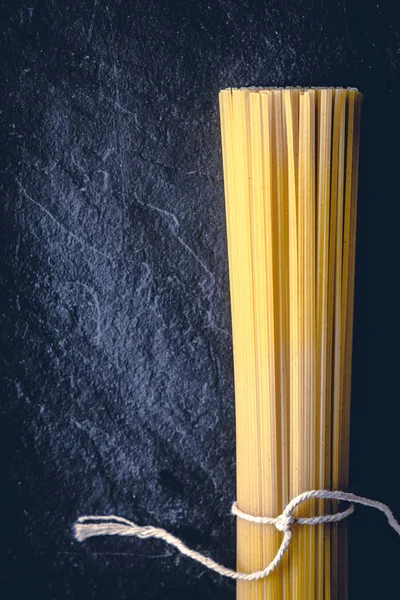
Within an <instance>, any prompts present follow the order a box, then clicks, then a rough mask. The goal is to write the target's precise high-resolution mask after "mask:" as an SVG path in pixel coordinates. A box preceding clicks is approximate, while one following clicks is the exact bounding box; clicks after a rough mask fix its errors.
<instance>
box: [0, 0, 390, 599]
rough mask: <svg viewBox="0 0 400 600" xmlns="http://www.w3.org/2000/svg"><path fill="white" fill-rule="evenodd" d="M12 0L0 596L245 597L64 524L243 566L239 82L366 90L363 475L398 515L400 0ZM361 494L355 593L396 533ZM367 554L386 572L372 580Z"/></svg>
mask: <svg viewBox="0 0 400 600" xmlns="http://www.w3.org/2000/svg"><path fill="white" fill-rule="evenodd" d="M1 14H2V26H1V32H2V38H3V43H2V52H1V65H2V82H3V84H5V94H4V96H3V98H4V101H3V103H2V109H3V110H2V113H1V119H2V129H1V136H2V143H1V150H0V152H1V153H2V157H1V166H0V168H1V181H2V188H1V200H2V202H1V206H2V217H1V228H2V235H1V250H0V261H1V270H0V278H1V287H2V292H1V310H0V313H1V323H0V331H1V340H2V341H1V360H0V365H1V367H0V368H1V371H2V388H1V389H2V396H1V406H0V410H1V428H2V431H1V462H2V473H3V474H2V479H1V482H2V492H1V499H0V503H1V506H2V516H3V526H2V533H1V536H0V545H1V552H2V553H1V556H0V560H1V563H2V568H1V570H2V575H1V579H0V586H1V587H0V589H1V590H2V597H3V598H5V599H6V600H13V599H14V598H15V599H19V598H24V599H25V598H30V599H32V600H33V599H36V598H37V599H41V600H47V599H49V600H50V599H57V600H63V599H66V598H74V599H75V598H76V599H78V598H85V599H86V600H90V599H96V600H103V599H107V600H108V599H111V598H113V599H115V600H116V599H121V600H122V599H128V598H129V599H130V598H137V599H151V598H158V599H165V600H167V599H169V598H171V599H172V598H176V596H178V597H180V596H182V597H183V596H186V595H190V597H191V598H192V599H193V600H195V599H200V598H202V599H203V598H206V597H211V598H220V599H221V600H222V598H226V599H229V598H231V599H232V598H234V585H233V584H232V583H231V582H229V581H225V580H222V579H221V578H220V577H218V576H214V575H211V574H209V573H207V572H204V569H202V568H201V567H199V566H198V565H196V564H194V563H192V562H190V561H188V560H187V559H183V558H180V557H179V556H178V555H177V554H176V552H175V551H173V550H172V549H169V548H167V547H165V546H163V545H162V543H161V542H156V541H154V542H153V541H139V540H124V539H96V540H90V541H88V542H87V543H85V544H83V545H80V544H78V543H76V542H74V541H73V539H72V524H73V522H74V520H75V519H76V517H77V516H78V515H80V514H87V513H99V514H107V513H110V512H111V513H116V514H119V515H122V516H126V517H128V518H130V519H133V520H135V521H137V522H139V523H142V524H145V523H149V524H153V525H158V526H162V527H165V528H167V529H169V530H171V531H172V532H173V533H175V534H176V535H178V536H181V537H182V538H183V539H184V540H185V541H187V543H189V544H190V545H192V546H193V547H195V548H197V549H199V550H203V551H205V552H209V553H210V554H211V555H212V556H213V557H215V558H216V559H217V560H221V561H223V562H224V563H225V564H228V565H230V566H233V565H234V557H235V526H234V521H233V519H232V518H231V517H230V516H229V508H230V503H231V501H232V499H233V498H234V496H235V483H234V482H235V456H234V453H235V439H234V399H233V372H232V339H231V327H230V313H229V288H228V284H229V281H228V266H227V251H226V234H225V221H224V219H225V214H224V199H223V181H222V164H221V151H220V137H219V117H218V98H217V94H218V91H219V89H221V88H224V87H227V86H230V85H232V86H240V85H300V84H302V85H353V86H358V87H359V88H360V89H361V90H362V91H363V92H364V93H365V99H366V102H365V109H364V121H363V150H362V168H361V181H360V186H361V200H360V219H359V247H358V263H357V269H358V271H357V301H356V329H355V365H354V367H355V376H354V400H353V407H354V410H353V432H352V434H353V445H352V459H353V463H352V478H353V481H352V484H353V485H352V487H353V490H354V491H356V492H358V493H363V494H365V495H370V496H371V497H375V498H377V499H381V500H383V501H385V502H388V503H389V504H391V506H392V507H393V509H394V510H396V509H397V513H398V514H399V512H400V504H399V500H398V497H397V487H398V484H397V481H396V478H397V477H396V472H397V460H396V458H395V457H396V454H397V453H398V441H397V436H396V433H397V423H398V416H399V409H398V408H397V407H396V405H395V404H396V402H397V398H398V387H397V377H396V376H397V357H398V347H397V346H394V345H393V341H392V340H393V339H396V336H398V335H399V321H398V319H397V317H396V313H395V310H396V309H397V305H398V296H397V295H396V293H395V291H396V289H397V285H395V282H396V281H397V273H398V250H397V240H398V221H397V219H396V216H395V215H397V214H398V210H397V204H398V199H397V196H398V147H397V145H396V143H397V140H398V138H399V134H400V118H399V113H398V108H397V107H398V93H399V91H400V90H399V81H400V80H399V64H400V63H399V57H400V54H399V52H400V38H399V14H398V8H397V3H395V2H392V3H391V2H379V3H377V2H376V0H375V1H374V2H371V1H369V0H355V1H353V2H351V1H350V0H343V1H340V2H336V1H332V2H327V1H326V2H323V1H322V0H315V1H314V2H304V1H303V0H296V1H292V0H286V1H284V2H274V1H265V2H258V3H257V2H250V1H249V0H246V1H245V2H234V1H233V0H232V1H231V0H218V1H215V2H211V1H210V2H205V1H203V0H197V1H191V0H190V1H189V0H185V1H183V0H181V1H178V0H171V1H169V0H168V1H166V0H164V1H159V2H156V1H154V0H144V1H142V0H138V1H136V2H128V1H122V0H109V1H103V0H90V1H89V0H81V1H80V2H62V1H61V0H48V1H47V2H46V1H38V0H30V1H29V2H28V1H27V0H25V1H23V2H20V1H17V0H16V1H14V2H11V1H9V2H5V3H2V7H1ZM389 145H390V148H389V147H388V146H389ZM385 405H386V406H387V407H388V408H389V409H390V412H389V415H388V414H387V413H386V411H385V410H384V407H385ZM377 406H378V408H377ZM358 513H359V514H357V515H356V516H354V517H353V518H352V525H351V535H352V537H351V546H350V560H351V567H350V573H351V590H352V593H351V596H350V597H351V598H355V597H357V596H358V593H359V594H360V597H361V594H362V597H363V598H377V597H378V596H379V597H389V592H390V591H391V590H392V588H393V586H394V585H395V584H396V585H397V581H398V579H397V578H398V574H397V572H396V570H395V565H398V560H399V556H400V543H399V540H397V539H395V535H394V534H393V532H392V531H390V530H388V529H386V525H385V523H384V521H383V519H382V518H381V517H380V516H379V515H377V516H376V515H373V514H372V515H370V514H369V513H368V511H363V510H362V509H360V510H359V511H358ZM369 518H370V529H369V531H366V530H365V531H364V529H363V528H364V527H366V525H367V521H368V519H369ZM371 536H372V540H371ZM384 545H388V546H389V547H390V552H391V553H392V554H391V555H389V557H387V558H383V557H382V556H381V553H380V551H379V548H381V547H383V546H384ZM375 560H376V561H377V564H378V568H379V569H383V570H384V573H385V576H384V583H383V588H384V589H383V591H382V589H380V590H379V584H380V582H381V579H380V576H379V574H378V573H375V574H372V573H371V577H370V578H369V579H368V580H366V575H365V571H366V568H367V569H368V568H370V567H371V565H372V562H373V561H375ZM371 579H372V580H373V581H371ZM385 586H386V587H385ZM378 590H379V593H378Z"/></svg>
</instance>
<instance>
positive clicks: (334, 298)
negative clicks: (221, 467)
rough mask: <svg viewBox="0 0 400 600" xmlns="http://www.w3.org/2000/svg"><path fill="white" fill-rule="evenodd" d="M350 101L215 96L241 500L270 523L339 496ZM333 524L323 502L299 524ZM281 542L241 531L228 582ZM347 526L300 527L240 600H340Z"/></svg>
mask: <svg viewBox="0 0 400 600" xmlns="http://www.w3.org/2000/svg"><path fill="white" fill-rule="evenodd" d="M361 103H362V96H361V94H360V93H359V92H358V91H357V90H355V89H334V88H315V89H314V88H313V89H289V88H288V89H277V88H271V89H253V88H251V89H227V90H223V91H222V92H221V93H220V112H221V131H222V149H223V164H224V182H225V199H226V218H227V232H228V252H229V274H230V287H231V310H232V330H233V350H234V367H235V398H236V400H235V402H236V431H237V500H238V505H239V507H240V508H241V509H242V510H243V511H245V512H248V513H252V514H254V515H264V516H277V515H278V514H280V513H281V511H282V509H283V508H284V506H285V505H286V504H287V502H288V501H289V500H290V499H291V498H292V497H294V496H296V495H298V494H299V493H301V492H303V491H307V490H311V489H341V490H345V489H346V486H347V484H348V473H349V433H350V427H349V425H350V382H351V353H352V324H353V300H354V267H355V235H356V212H357V182H358V173H357V170H358V154H359V132H360V113H361ZM328 510H329V511H333V510H337V506H336V507H335V506H332V507H331V506H329V505H328V503H327V502H325V501H323V500H318V501H313V502H309V503H308V504H303V505H301V506H300V507H299V508H298V510H297V516H314V515H316V514H323V513H324V512H326V511H328ZM280 542H281V534H280V533H279V532H278V531H277V530H276V529H275V528H274V527H271V526H267V525H258V524H254V523H249V522H247V521H242V520H238V524H237V568H238V570H240V571H245V572H252V571H257V570H261V569H262V568H264V567H265V566H266V565H267V564H268V563H269V562H270V561H271V560H272V558H273V557H274V556H275V554H276V551H277V549H278V547H279V544H280ZM346 556H347V531H346V524H345V523H341V524H340V525H332V526H330V525H318V526H317V527H306V526H304V527H297V528H296V527H295V528H294V535H293V541H292V544H291V546H290V550H289V552H288V554H287V555H286V556H285V558H284V559H283V561H282V563H281V564H280V565H279V567H278V568H277V569H276V570H275V571H274V572H273V573H272V574H271V575H270V576H269V577H267V578H266V579H264V580H261V581H255V582H238V584H237V597H238V599H240V600H250V599H251V600H261V599H268V600H328V599H329V600H338V599H340V600H343V599H345V598H346V597H347V558H346Z"/></svg>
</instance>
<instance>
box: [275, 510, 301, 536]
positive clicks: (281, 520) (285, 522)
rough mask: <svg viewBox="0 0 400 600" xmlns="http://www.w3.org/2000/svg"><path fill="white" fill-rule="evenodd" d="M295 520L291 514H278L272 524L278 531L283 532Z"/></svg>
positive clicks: (288, 528)
mask: <svg viewBox="0 0 400 600" xmlns="http://www.w3.org/2000/svg"><path fill="white" fill-rule="evenodd" d="M295 522H296V519H295V518H294V517H292V515H287V516H286V515H283V514H282V515H279V517H276V519H275V523H274V525H275V527H276V528H277V530H278V531H282V532H283V533H284V532H285V531H289V530H290V528H291V526H292V525H293V523H295Z"/></svg>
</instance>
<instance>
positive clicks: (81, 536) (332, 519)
mask: <svg viewBox="0 0 400 600" xmlns="http://www.w3.org/2000/svg"><path fill="white" fill-rule="evenodd" d="M315 498H322V499H325V500H342V501H345V502H354V503H355V504H363V505H364V506H370V507H371V508H376V509H378V510H380V511H381V512H383V513H384V514H385V515H386V518H387V520H388V522H389V525H390V527H392V529H394V530H395V531H396V533H398V535H399V536H400V524H399V523H398V522H397V521H396V519H395V518H394V516H393V513H392V511H391V510H390V508H389V507H388V506H386V504H383V503H382V502H377V501H376V500H369V499H368V498H363V497H362V496H356V495H355V494H350V493H347V492H339V491H329V490H311V491H309V492H303V493H302V494H299V495H298V496H296V497H295V498H293V499H292V500H291V501H290V502H289V503H288V504H287V506H286V507H285V509H284V510H283V512H282V514H280V515H278V516H277V517H259V516H255V515H250V514H248V513H245V512H243V511H241V510H240V508H239V507H238V505H237V502H234V503H233V505H232V514H234V515H235V516H236V517H238V518H240V519H245V520H246V521H250V522H252V523H258V524H259V525H274V526H275V527H276V529H278V531H281V532H282V533H283V540H282V543H281V545H280V547H279V549H278V552H277V553H276V555H275V557H274V558H273V559H272V560H271V562H270V563H269V565H267V566H266V567H265V569H263V570H262V571H255V572H254V573H241V572H240V571H234V570H233V569H228V568H227V567H224V566H223V565H220V564H219V563H217V562H215V561H214V560H213V559H212V558H209V557H208V556H204V554H201V553H200V552H196V550H191V549H190V548H188V547H187V546H186V545H185V544H184V543H183V542H182V540H180V539H179V538H177V537H175V536H173V535H172V534H171V533H168V531H165V529H160V528H158V527H151V525H146V526H145V527H142V526H140V525H136V523H133V522H132V521H128V519H123V518H122V517H116V516H115V515H110V516H105V517H96V516H95V517H92V516H87V517H79V519H78V520H77V522H76V523H75V527H74V529H75V539H77V540H78V541H79V542H83V541H84V540H86V539H87V538H90V537H94V536H97V535H122V536H135V537H139V538H157V539H160V540H163V541H164V542H165V543H167V544H170V545H171V546H174V547H175V548H177V549H178V550H179V552H180V553H181V554H184V555H185V556H188V557H189V558H192V559H193V560H196V561H197V562H199V563H200V564H202V565H203V566H205V567H206V568H207V569H210V570H212V571H215V572H216V573H219V575H223V576H224V577H230V578H231V579H236V580H241V581H256V580H258V579H264V577H268V575H270V573H272V571H274V570H275V569H276V567H277V566H278V565H279V563H280V562H281V561H282V559H283V557H284V556H285V554H286V552H287V551H288V549H289V546H290V542H291V540H292V535H293V533H292V525H293V524H294V523H296V524H297V525H309V526H313V525H322V524H327V523H338V522H339V521H343V519H346V518H347V517H349V516H350V515H351V514H352V513H353V512H354V506H353V505H351V506H349V508H347V509H346V510H344V511H342V512H339V513H336V514H333V515H321V516H316V517H298V518H295V517H293V512H294V511H295V509H296V508H297V507H298V506H299V504H301V503H302V502H306V501H307V500H311V499H315Z"/></svg>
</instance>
